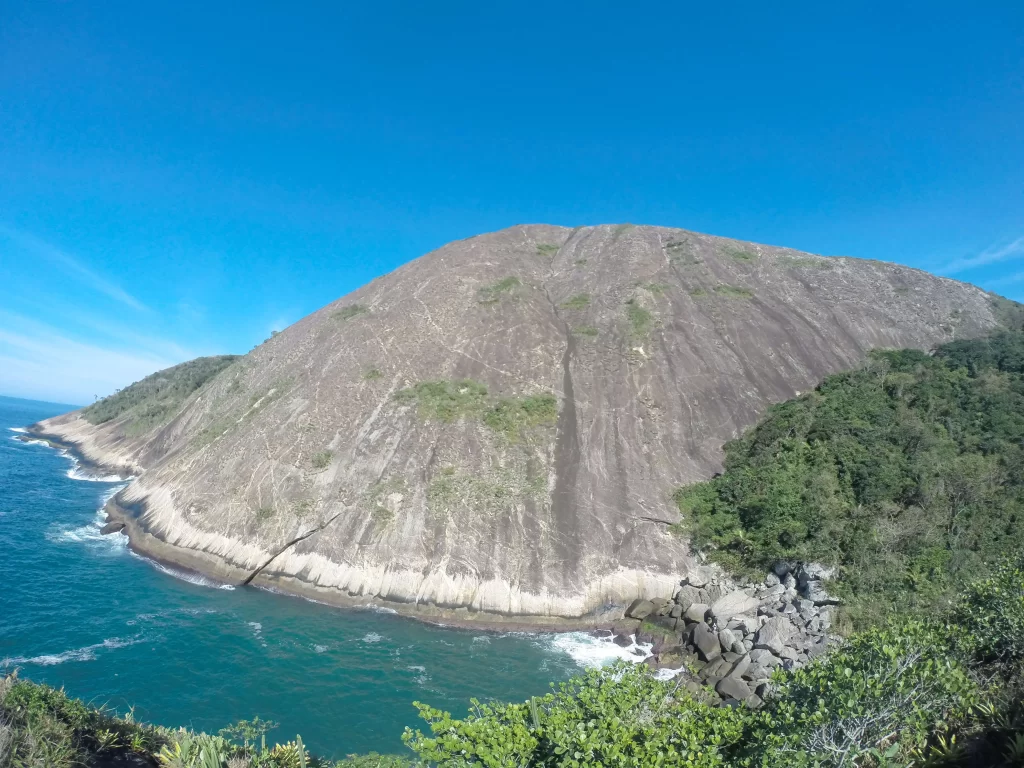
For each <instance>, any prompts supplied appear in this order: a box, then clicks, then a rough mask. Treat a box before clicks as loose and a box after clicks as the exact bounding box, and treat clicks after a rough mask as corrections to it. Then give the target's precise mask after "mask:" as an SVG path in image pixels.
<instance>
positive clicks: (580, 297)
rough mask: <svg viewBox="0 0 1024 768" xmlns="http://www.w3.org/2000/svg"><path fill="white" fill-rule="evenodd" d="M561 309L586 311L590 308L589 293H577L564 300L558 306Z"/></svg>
mask: <svg viewBox="0 0 1024 768" xmlns="http://www.w3.org/2000/svg"><path fill="white" fill-rule="evenodd" d="M559 306H560V307H561V308H562V309H586V308H587V307H589V306H590V294H589V293H577V294H576V295H575V296H573V297H572V298H571V299H566V300H565V301H563V302H562V303H561V304H560V305H559Z"/></svg>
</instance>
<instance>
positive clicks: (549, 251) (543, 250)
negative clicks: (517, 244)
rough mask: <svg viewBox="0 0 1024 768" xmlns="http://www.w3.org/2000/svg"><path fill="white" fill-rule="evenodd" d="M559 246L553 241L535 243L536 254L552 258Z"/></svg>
mask: <svg viewBox="0 0 1024 768" xmlns="http://www.w3.org/2000/svg"><path fill="white" fill-rule="evenodd" d="M560 247H561V246H558V245H554V244H553V243H538V244H537V255H538V256H544V257H546V258H549V259H551V258H554V256H555V254H556V253H558V249H559V248H560Z"/></svg>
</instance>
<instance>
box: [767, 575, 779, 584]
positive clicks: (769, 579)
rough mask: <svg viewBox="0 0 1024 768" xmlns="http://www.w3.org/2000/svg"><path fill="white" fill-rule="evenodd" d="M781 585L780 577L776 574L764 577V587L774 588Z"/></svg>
mask: <svg viewBox="0 0 1024 768" xmlns="http://www.w3.org/2000/svg"><path fill="white" fill-rule="evenodd" d="M778 584H779V577H778V576H777V575H776V574H774V573H769V574H768V575H767V576H765V577H764V585H765V586H766V587H774V586H777V585H778Z"/></svg>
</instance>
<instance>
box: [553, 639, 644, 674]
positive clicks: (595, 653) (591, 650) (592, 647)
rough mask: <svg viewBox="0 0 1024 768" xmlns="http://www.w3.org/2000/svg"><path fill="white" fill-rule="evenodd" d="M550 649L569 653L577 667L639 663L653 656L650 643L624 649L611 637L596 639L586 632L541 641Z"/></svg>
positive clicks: (594, 667) (632, 645)
mask: <svg viewBox="0 0 1024 768" xmlns="http://www.w3.org/2000/svg"><path fill="white" fill-rule="evenodd" d="M541 642H542V643H545V644H546V645H547V647H548V648H550V649H551V650H555V651H561V652H562V653H567V654H568V655H569V656H571V657H572V660H573V661H575V662H576V664H577V666H580V667H589V668H593V669H596V668H599V667H603V666H605V665H607V664H611V663H613V662H615V661H619V660H622V661H631V662H634V663H639V662H641V661H643V660H644V659H646V658H647V657H648V656H650V655H651V648H652V646H651V645H650V644H649V643H642V644H637V643H636V642H635V641H634V642H633V643H632V644H631V645H629V646H627V647H625V648H623V647H621V646H619V645H616V644H615V643H613V642H612V639H611V638H610V637H594V636H593V635H589V634H587V633H586V632H567V633H564V634H558V635H552V636H550V637H548V638H545V639H544V640H542V641H541Z"/></svg>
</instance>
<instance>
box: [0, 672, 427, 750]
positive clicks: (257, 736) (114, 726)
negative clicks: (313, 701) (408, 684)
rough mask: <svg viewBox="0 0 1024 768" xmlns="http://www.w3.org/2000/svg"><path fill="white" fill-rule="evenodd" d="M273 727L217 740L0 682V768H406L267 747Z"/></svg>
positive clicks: (234, 729) (12, 678) (243, 727)
mask: <svg viewBox="0 0 1024 768" xmlns="http://www.w3.org/2000/svg"><path fill="white" fill-rule="evenodd" d="M275 728H277V723H273V722H270V721H267V720H261V719H260V718H258V717H255V718H253V719H252V720H250V721H246V720H242V721H240V722H238V723H236V724H235V725H230V726H228V727H227V728H225V729H223V730H222V731H221V732H220V734H219V735H217V736H213V735H210V734H206V733H197V732H194V731H189V730H186V729H184V728H181V729H177V730H172V729H170V728H163V727H160V726H153V725H146V724H143V723H136V722H135V721H134V719H133V718H132V717H131V716H128V717H123V718H122V717H118V716H117V715H116V713H114V712H112V711H110V710H107V709H103V708H99V709H97V708H94V707H89V706H86V705H85V704H83V703H82V702H81V701H78V700H77V699H72V698H69V697H68V696H67V695H66V694H65V693H64V691H63V690H56V689H54V688H51V687H49V686H47V685H38V684H36V683H31V682H28V681H25V680H19V679H18V676H17V672H15V673H14V674H11V675H9V676H7V677H2V676H0V768H85V767H88V768H108V767H109V768H113V767H114V766H121V765H124V766H128V765H159V766H162V767H163V768H413V767H414V766H418V765H420V764H419V763H414V762H413V761H412V760H410V759H409V758H407V757H403V756H401V755H378V754H375V753H371V754H369V755H350V756H349V757H347V758H345V759H344V760H340V761H332V760H325V759H322V758H319V757H316V756H315V755H311V754H310V753H309V751H308V750H307V749H306V747H305V745H304V744H303V743H302V738H301V737H299V736H296V737H295V740H294V741H288V742H286V743H284V744H275V745H274V746H273V747H268V746H267V739H266V734H267V733H268V732H270V731H272V730H274V729H275Z"/></svg>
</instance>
